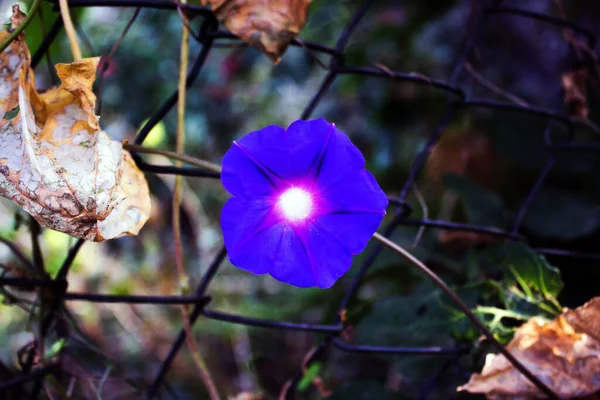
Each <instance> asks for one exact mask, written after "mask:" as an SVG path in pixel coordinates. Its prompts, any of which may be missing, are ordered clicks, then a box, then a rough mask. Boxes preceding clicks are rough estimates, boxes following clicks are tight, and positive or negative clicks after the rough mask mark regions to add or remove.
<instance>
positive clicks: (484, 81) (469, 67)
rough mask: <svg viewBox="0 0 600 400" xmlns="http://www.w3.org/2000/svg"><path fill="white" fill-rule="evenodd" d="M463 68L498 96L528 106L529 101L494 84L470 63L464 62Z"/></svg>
mask: <svg viewBox="0 0 600 400" xmlns="http://www.w3.org/2000/svg"><path fill="white" fill-rule="evenodd" d="M465 69H466V70H467V71H469V73H470V74H471V76H472V77H473V78H475V80H476V81H477V82H479V83H480V84H482V85H483V86H485V87H486V88H487V89H489V90H491V91H492V92H494V93H496V94H497V95H498V96H500V97H503V98H505V99H507V100H509V101H512V102H513V103H515V104H518V105H520V106H521V107H529V106H530V104H529V103H527V102H526V101H525V100H523V99H521V98H520V97H518V96H516V95H514V94H512V93H510V92H508V91H506V90H504V89H502V88H499V87H498V86H496V85H494V84H493V83H492V82H490V81H489V80H488V79H487V78H486V77H485V76H483V75H481V74H480V73H479V72H478V71H476V70H475V69H474V68H473V66H472V65H471V63H468V62H467V63H465Z"/></svg>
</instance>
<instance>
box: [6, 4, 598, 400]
mask: <svg viewBox="0 0 600 400" xmlns="http://www.w3.org/2000/svg"><path fill="white" fill-rule="evenodd" d="M373 3H374V1H373V0H365V1H362V2H361V3H357V6H356V11H355V12H354V14H353V15H352V17H351V18H350V19H349V21H348V22H347V24H346V27H345V29H344V30H343V32H341V33H340V35H339V39H338V40H337V43H335V45H334V46H328V45H326V44H322V43H312V42H306V41H301V40H299V39H295V40H294V41H293V42H292V45H293V46H298V47H301V48H302V49H304V50H305V51H306V52H308V53H310V54H311V56H316V57H323V58H324V57H326V58H327V59H328V62H326V63H324V64H323V65H322V67H323V68H326V70H327V74H326V75H325V77H324V79H323V80H322V82H321V84H320V87H319V89H318V91H317V92H316V93H314V95H313V96H312V98H311V100H310V102H309V103H308V104H307V105H306V107H305V109H304V111H303V112H302V114H301V115H299V116H298V117H299V118H300V119H310V118H311V117H313V116H314V115H313V112H314V110H315V108H316V107H317V105H319V103H320V102H321V101H322V99H323V98H324V96H325V95H326V93H327V92H328V90H329V89H330V87H331V86H332V84H333V82H334V81H335V80H336V79H337V78H339V77H341V76H346V75H355V76H363V77H365V78H370V79H380V80H386V81H389V82H394V85H420V86H423V87H426V88H429V89H430V90H432V91H438V92H440V93H442V94H443V95H444V96H445V102H446V112H445V114H444V116H443V118H442V119H441V120H440V121H439V122H438V123H437V126H436V127H435V128H434V129H433V130H432V131H431V133H430V135H429V136H428V138H427V141H426V143H425V144H424V146H423V147H422V149H421V151H420V152H419V153H418V154H417V156H416V157H415V158H414V162H413V163H412V168H411V169H410V171H409V172H408V174H407V179H406V180H405V181H404V182H402V186H401V188H400V190H399V192H398V193H399V194H398V195H397V196H394V197H390V200H391V203H392V208H393V218H392V220H391V221H390V222H388V223H387V224H386V225H385V226H382V227H381V228H380V232H381V233H382V235H383V236H385V237H390V236H391V235H392V234H393V233H394V231H395V230H396V229H397V228H398V227H401V226H413V227H429V228H437V229H444V230H447V231H461V232H474V233H480V234H484V235H489V236H492V237H498V238H502V239H506V240H510V241H527V238H526V237H524V236H523V235H522V234H521V233H520V232H521V228H522V223H523V220H524V217H525V215H526V214H527V212H528V210H529V208H530V206H531V204H532V202H533V200H534V199H535V197H536V194H537V193H538V191H539V190H540V188H541V187H542V186H543V185H544V182H545V180H546V179H547V177H548V175H549V173H550V172H551V171H552V169H553V168H554V167H555V165H557V163H558V162H559V160H558V157H559V156H560V155H561V154H563V153H573V152H582V153H589V152H600V146H598V145H593V144H581V143H578V142H577V141H576V140H575V130H576V129H577V127H578V126H579V125H581V124H584V123H585V121H583V120H582V119H580V118H576V117H571V116H569V115H568V114H566V113H565V112H564V111H563V104H562V103H561V104H559V105H558V107H557V109H548V108H542V107H537V106H534V105H528V104H516V103H514V102H510V101H506V102H503V101H498V100H488V99H486V98H472V97H470V96H469V95H468V94H467V91H465V90H464V89H463V88H461V87H460V86H459V85H458V82H459V77H460V76H461V74H462V73H464V71H465V68H466V66H467V64H468V62H467V60H468V58H469V56H470V54H471V52H472V50H473V48H474V46H476V45H477V44H479V45H481V44H482V43H481V37H482V35H481V31H482V29H484V27H485V25H486V23H487V22H488V21H490V20H491V19H494V18H497V17H498V16H499V15H504V16H505V17H510V18H514V19H515V20H516V19H528V20H536V21H538V22H540V23H545V24H549V25H551V26H553V27H554V28H555V29H558V30H568V31H569V32H571V35H572V38H573V41H572V43H571V44H570V45H571V46H578V49H577V51H571V52H570V54H569V57H570V59H569V60H568V63H569V64H570V65H571V67H572V68H580V67H585V68H588V69H589V71H590V73H591V76H592V77H594V79H595V80H596V81H600V76H598V69H597V67H596V63H597V60H596V57H595V54H594V52H593V49H594V47H595V44H596V37H595V35H594V34H593V33H591V32H589V31H587V30H585V29H583V28H582V27H581V26H579V25H578V24H576V23H574V22H572V21H569V20H566V19H563V18H558V17H554V16H551V15H547V14H541V13H536V12H532V11H528V10H524V9H520V8H513V7H508V6H503V4H502V2H501V1H492V2H484V1H474V2H473V3H472V4H473V5H472V7H473V10H472V15H471V18H470V21H469V24H468V26H467V27H466V34H465V36H464V40H463V41H462V44H461V46H460V48H459V49H457V52H456V57H455V62H454V65H453V68H452V70H451V72H450V74H449V75H448V79H446V80H437V79H431V78H428V77H426V76H422V75H419V74H416V73H404V72H398V71H391V70H389V69H388V68H385V67H383V66H361V65H348V63H347V62H346V61H345V57H344V52H345V49H346V46H347V44H348V42H349V41H350V40H351V38H352V37H353V35H360V29H361V28H360V24H361V19H362V18H363V17H364V16H365V14H367V13H368V12H369V9H370V7H371V6H372V4H373ZM69 5H70V6H71V7H73V8H76V7H100V6H102V7H133V8H138V9H143V8H155V9H160V10H163V11H162V12H164V13H173V12H177V7H178V5H176V3H174V2H170V1H161V0H152V1H150V0H70V1H69ZM179 7H181V8H182V9H183V10H184V11H185V13H186V14H187V15H188V16H190V18H192V21H193V24H194V25H196V24H198V21H199V20H200V21H201V22H200V24H199V25H200V28H199V29H198V30H197V32H195V37H196V38H197V39H198V40H199V41H200V43H201V45H202V47H201V51H200V52H199V53H198V54H197V55H196V57H195V60H194V61H193V64H192V67H191V68H190V70H189V73H188V76H187V87H188V88H189V87H190V86H191V85H192V84H193V83H194V81H195V80H196V78H197V77H198V76H199V75H200V74H201V73H202V71H203V67H204V66H205V64H206V60H207V57H208V56H209V54H210V53H211V49H213V48H214V47H215V45H217V44H219V43H221V42H226V43H231V42H232V41H235V40H237V39H236V37H235V36H233V35H232V34H230V33H229V32H227V31H223V30H220V29H219V23H218V21H217V20H216V19H215V17H214V16H213V14H212V13H211V12H210V11H209V10H208V9H206V8H204V7H200V6H194V5H187V4H180V5H179ZM136 17H137V13H136ZM132 23H133V21H132ZM61 31H62V19H61V18H60V16H58V17H57V19H56V22H55V23H54V24H53V25H52V26H51V27H50V29H49V30H48V32H47V33H46V35H45V37H44V39H43V42H42V44H41V46H40V47H39V48H38V49H37V50H36V51H35V52H34V54H33V56H32V59H31V63H32V66H33V67H35V66H36V65H38V64H39V63H40V62H41V61H42V60H43V59H44V55H45V54H46V52H47V50H48V48H49V46H50V45H51V44H52V43H53V42H54V41H55V39H56V38H57V36H58V34H59V33H60V32H61ZM560 91H561V86H560V82H557V83H556V92H557V93H558V92H560ZM177 98H178V92H177V91H176V90H175V91H173V93H172V94H171V95H170V96H169V97H168V98H167V99H166V100H165V101H164V103H163V105H162V106H161V107H160V108H159V109H158V110H157V111H156V112H155V113H154V115H152V116H151V117H150V118H149V119H148V120H147V122H146V124H145V125H144V126H143V128H142V129H141V130H140V131H139V133H138V135H137V137H136V140H135V143H136V144H142V143H143V142H144V139H145V138H146V137H147V135H148V134H149V132H150V131H151V130H152V128H153V127H155V126H156V125H157V124H158V123H159V122H160V121H161V120H162V119H163V118H165V116H166V115H167V113H169V111H171V110H172V108H173V107H174V106H175V105H176V103H177ZM476 108H477V109H488V110H491V111H493V112H498V113H515V114H516V113H518V114H525V115H530V116H532V117H537V118H541V119H544V120H545V121H547V127H546V129H544V131H543V132H540V134H541V135H543V137H544V140H545V144H546V146H547V148H548V150H549V154H550V156H549V157H548V160H547V163H546V166H545V167H544V168H543V170H542V171H541V173H540V174H539V176H538V178H537V180H536V181H535V184H534V185H533V186H532V187H531V190H530V191H529V194H528V195H527V197H526V198H525V199H524V200H523V201H522V204H521V206H520V208H519V210H518V212H517V215H516V218H515V220H514V223H513V225H512V229H510V230H502V229H499V228H497V227H493V226H475V225H470V224H465V223H456V222H449V221H443V220H435V219H427V218H413V217H411V216H412V215H413V210H412V208H411V206H410V204H409V202H408V201H407V198H408V197H409V195H410V192H411V190H412V188H413V186H414V185H415V182H416V180H417V179H418V177H419V176H420V174H421V173H422V170H423V168H424V165H425V163H426V159H427V157H428V155H429V154H430V152H431V150H432V149H433V148H434V146H435V145H436V143H437V142H438V141H439V140H440V138H441V137H442V135H443V134H444V132H445V131H446V129H447V127H448V125H449V124H451V123H452V122H453V121H454V119H455V118H456V117H457V115H458V114H459V113H460V112H461V111H463V110H465V109H476ZM557 125H559V126H562V129H564V131H565V132H567V135H564V136H563V135H561V137H556V135H555V134H554V129H553V127H555V126H557ZM588 128H589V126H588ZM592 129H595V128H594V127H592ZM597 133H600V131H598V132H597ZM134 157H135V160H136V162H137V164H138V166H139V168H140V169H141V170H143V171H145V172H147V173H148V174H171V175H173V174H178V175H182V176H187V177H190V178H198V179H219V176H218V175H217V174H215V173H214V172H211V171H206V170H203V169H199V168H191V167H181V168H178V167H174V166H159V165H153V164H149V163H146V162H144V161H143V160H142V159H141V157H139V156H138V155H135V154H134ZM384 189H385V190H388V189H390V188H385V187H384ZM394 189H395V190H397V189H398V188H394ZM2 242H3V243H4V244H5V245H7V246H9V247H10V249H11V251H12V252H13V254H14V256H15V257H16V258H17V259H18V260H19V262H22V263H26V264H33V263H35V262H36V260H30V259H29V258H28V257H27V256H26V255H24V254H23V252H21V251H20V250H19V248H18V247H17V246H16V245H15V244H13V243H11V242H9V241H6V240H4V239H2ZM83 244H84V241H83V240H79V241H77V242H76V244H75V245H74V246H72V248H71V250H70V251H69V253H68V254H67V255H66V257H65V261H64V263H63V265H62V267H61V268H60V271H59V272H58V274H57V275H56V277H55V279H52V280H50V279H47V280H35V279H26V278H19V277H6V276H5V277H2V278H0V285H2V286H6V287H13V288H22V289H23V288H25V289H34V288H38V289H40V290H42V291H43V293H44V295H45V298H46V301H48V302H49V310H50V311H49V312H48V313H47V315H46V317H45V319H44V321H43V323H42V326H41V330H40V336H41V337H42V338H43V337H45V336H47V335H49V334H50V333H53V334H56V335H57V336H58V337H67V336H68V326H67V325H66V324H64V323H57V318H56V317H57V315H58V314H59V313H61V312H62V311H63V310H64V308H65V307H66V306H67V305H68V304H71V303H73V302H75V301H77V302H82V301H83V302H105V303H130V304H159V305H169V304H188V305H190V306H193V308H192V309H191V310H192V311H191V313H190V315H189V318H190V323H191V324H192V325H193V324H194V323H195V322H196V321H197V320H198V319H199V318H200V317H204V318H209V319H214V320H219V321H225V322H229V323H232V324H242V325H246V326H252V327H259V328H265V329H275V330H292V331H308V332H315V333H319V334H322V335H323V339H322V340H321V342H320V344H319V345H318V346H316V347H315V348H314V349H313V351H311V352H310V353H309V354H307V356H306V357H305V359H304V362H303V365H298V372H297V374H296V375H295V376H290V379H289V381H288V383H287V384H286V385H285V387H284V388H283V390H282V394H281V398H286V399H291V398H294V397H295V393H296V388H297V385H298V383H299V382H300V380H301V379H302V377H303V374H304V371H306V369H307V368H309V366H310V365H311V364H312V363H313V362H315V361H318V360H319V359H320V358H321V357H323V356H324V355H325V353H326V352H327V351H328V350H329V349H331V348H335V349H337V350H339V351H342V352H348V353H374V354H390V355H415V354H421V355H435V356H439V357H446V358H448V360H449V363H453V362H456V359H457V358H458V357H459V356H460V355H462V354H464V352H465V349H464V348H462V347H448V348H443V347H438V346H435V347H386V346H372V345H361V344H354V343H349V342H347V341H345V340H344V332H345V329H346V326H345V321H344V318H343V314H344V312H345V310H347V308H348V306H349V304H350V302H351V300H352V299H353V296H354V295H355V293H356V290H357V288H358V286H359V283H360V282H361V279H363V277H364V276H365V274H366V273H367V271H368V270H369V267H370V266H371V265H372V264H373V262H374V261H375V260H376V258H377V257H378V256H379V254H380V252H381V250H382V248H383V245H381V244H380V243H378V244H377V245H376V246H373V248H371V249H370V250H369V251H368V254H367V255H366V257H365V259H364V262H362V264H361V265H360V268H359V272H358V273H357V274H356V275H355V276H354V278H353V279H352V281H351V282H345V283H344V284H345V285H346V287H347V289H346V292H345V296H344V297H343V299H342V301H341V303H340V304H339V308H338V313H337V317H336V318H335V319H334V320H332V321H331V323H330V324H328V325H315V324H307V323H299V322H287V321H274V320H263V319H258V318H251V317H246V316H243V315H232V314H229V313H224V312H221V311H218V310H215V309H211V308H210V303H211V299H210V293H211V292H210V284H211V281H212V280H213V278H214V277H215V275H216V273H217V271H218V270H219V268H220V267H221V266H222V264H223V262H224V260H225V259H226V257H227V254H226V251H225V249H224V248H222V249H221V250H220V251H219V252H218V253H217V255H216V256H215V257H214V259H213V260H212V262H211V263H210V267H209V268H208V270H207V272H206V273H205V274H204V276H202V278H201V281H200V283H199V284H198V286H197V287H196V288H195V291H194V293H193V294H192V295H190V296H167V297H165V296H136V295H104V294H97V293H74V292H70V291H68V290H67V289H68V278H69V269H70V267H71V265H72V263H73V260H74V258H75V256H76V255H77V253H78V251H79V250H80V248H81V246H82V245H83ZM536 251H537V252H539V253H540V254H544V255H554V256H561V257H571V258H574V259H576V258H583V259H592V260H598V259H600V255H598V254H587V253H581V252H574V251H571V250H566V249H560V248H538V249H536ZM184 343H185V333H184V331H183V330H182V331H181V332H180V333H179V334H178V335H177V336H176V337H175V338H173V343H172V346H171V349H170V351H169V352H168V354H167V355H166V357H164V359H163V361H162V363H161V364H160V368H159V369H158V370H157V371H156V373H155V375H154V376H153V377H151V379H149V380H148V381H147V385H146V388H145V390H146V393H145V394H144V395H145V396H147V398H157V397H164V396H165V394H164V393H163V394H161V393H162V392H161V391H162V389H163V388H164V387H165V384H166V376H167V374H168V372H169V370H170V368H171V366H172V364H173V361H174V359H175V358H176V357H177V355H178V354H179V352H180V350H181V348H182V346H183V344H184ZM39 357H40V356H39V355H37V354H36V352H35V346H34V344H31V345H30V346H26V347H25V348H24V349H23V351H22V352H21V354H19V362H20V364H21V372H20V375H18V376H17V377H15V378H12V379H9V380H5V381H2V382H0V393H6V394H7V396H8V395H12V396H16V397H14V398H38V396H39V395H40V393H41V390H42V387H43V382H44V380H45V379H47V377H48V376H50V375H54V376H60V370H61V359H60V356H59V357H57V358H55V362H53V363H50V364H45V365H40V364H38V362H37V361H38V360H39ZM518 367H520V368H522V370H524V371H525V372H527V371H526V370H525V369H524V367H522V366H518ZM442 373H443V370H442V372H440V374H442ZM440 374H438V375H440ZM438 375H436V377H435V379H439V378H440V376H438ZM535 383H536V385H537V386H538V387H539V388H540V389H541V390H542V391H544V392H545V393H546V394H547V395H548V396H549V397H554V398H556V396H555V395H554V394H553V393H552V392H551V391H549V389H548V388H546V387H544V386H543V384H542V383H541V382H539V381H535ZM430 384H435V380H434V381H433V383H431V382H430ZM426 396H427V391H425V392H424V394H423V395H422V398H425V397H426ZM2 397H3V398H8V397H4V396H2ZM167 397H168V396H167Z"/></svg>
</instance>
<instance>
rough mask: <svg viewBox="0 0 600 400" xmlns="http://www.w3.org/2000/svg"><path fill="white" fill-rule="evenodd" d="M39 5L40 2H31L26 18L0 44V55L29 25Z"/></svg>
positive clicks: (36, 0)
mask: <svg viewBox="0 0 600 400" xmlns="http://www.w3.org/2000/svg"><path fill="white" fill-rule="evenodd" d="M41 3H42V0H34V1H33V4H32V5H31V9H30V10H29V12H28V13H27V16H26V17H25V18H24V19H23V22H21V24H19V26H17V27H16V28H15V29H14V30H13V31H12V33H11V34H10V35H8V37H7V38H6V39H5V40H4V41H3V42H2V44H0V53H1V52H3V51H4V50H5V49H6V48H7V47H8V46H9V45H10V43H11V42H12V41H13V40H15V38H16V37H17V36H19V34H20V33H21V32H23V29H25V28H26V27H27V25H29V23H30V22H31V19H32V18H33V16H34V15H35V13H36V12H37V10H38V8H39V7H40V4H41Z"/></svg>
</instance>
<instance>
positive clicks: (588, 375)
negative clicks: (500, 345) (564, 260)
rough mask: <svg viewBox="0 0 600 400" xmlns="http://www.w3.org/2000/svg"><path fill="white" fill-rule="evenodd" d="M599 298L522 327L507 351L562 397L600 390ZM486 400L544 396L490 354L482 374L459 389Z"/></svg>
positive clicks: (502, 358) (502, 360)
mask: <svg viewBox="0 0 600 400" xmlns="http://www.w3.org/2000/svg"><path fill="white" fill-rule="evenodd" d="M599 320H600V297H596V298H594V299H592V300H590V301H589V302H588V303H586V304H585V305H583V306H581V307H579V308H576V309H574V310H569V311H566V312H565V313H563V314H562V315H560V316H559V317H557V318H556V319H554V320H553V321H550V322H546V321H544V320H542V319H540V318H537V317H534V318H532V319H530V320H529V321H528V322H527V323H525V324H523V325H522V326H521V327H519V329H517V332H516V333H515V336H514V338H513V339H512V341H511V342H510V343H509V344H508V346H507V349H508V350H509V351H510V352H511V353H512V354H513V355H514V356H515V357H516V358H517V359H518V360H519V361H521V362H522V363H523V364H524V365H525V366H526V367H527V368H528V369H529V370H530V371H531V372H533V373H534V374H535V375H536V376H537V377H538V378H540V379H541V380H542V381H543V382H544V383H545V384H546V385H548V387H549V388H550V389H552V390H553V391H554V392H555V393H556V394H557V395H558V396H559V397H560V398H561V399H572V398H578V397H583V396H588V395H592V394H594V393H595V392H597V391H598V390H600V374H599V373H598V371H600V341H599V340H598V339H600V335H599V334H600V323H599V322H598V321H599ZM458 390H466V391H468V392H471V393H483V394H485V395H486V396H487V398H488V399H496V400H497V399H540V398H545V397H546V396H545V395H544V394H543V393H542V392H541V391H540V390H539V389H537V388H536V387H535V386H534V385H533V384H532V383H531V382H530V381H529V380H528V379H527V378H526V377H524V376H523V375H522V374H521V373H520V372H519V371H518V370H517V369H516V368H514V367H513V366H512V364H511V363H510V362H509V361H508V360H507V359H506V358H505V357H504V356H503V355H494V354H489V355H488V357H487V358H486V362H485V365H484V367H483V370H482V371H481V374H473V375H472V376H471V379H470V380H469V382H468V383H467V384H466V385H464V386H461V387H459V388H458Z"/></svg>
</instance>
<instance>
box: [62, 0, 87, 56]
mask: <svg viewBox="0 0 600 400" xmlns="http://www.w3.org/2000/svg"><path fill="white" fill-rule="evenodd" d="M58 6H59V8H60V16H61V17H62V19H63V24H64V26H65V31H66V32H67V37H68V38H69V44H70V45H71V53H73V60H74V61H79V60H81V59H82V58H83V57H82V55H81V48H80V47H79V41H78V40H77V33H76V32H75V26H74V25H73V20H72V19H71V14H70V13H69V4H68V3H67V0H58Z"/></svg>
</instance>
